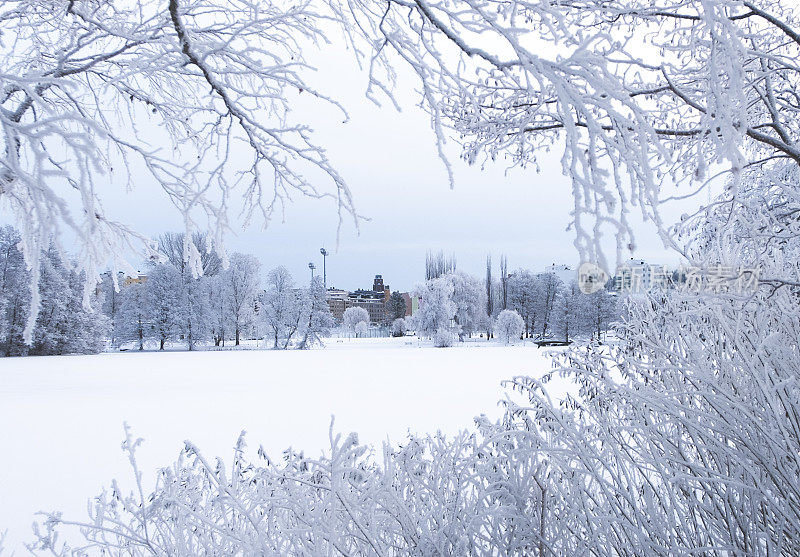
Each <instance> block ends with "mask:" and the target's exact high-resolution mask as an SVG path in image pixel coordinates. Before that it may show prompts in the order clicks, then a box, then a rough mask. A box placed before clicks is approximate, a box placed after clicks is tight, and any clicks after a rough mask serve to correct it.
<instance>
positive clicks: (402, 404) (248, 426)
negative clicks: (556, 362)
mask: <svg viewBox="0 0 800 557" xmlns="http://www.w3.org/2000/svg"><path fill="white" fill-rule="evenodd" d="M544 354H545V353H544V351H542V350H539V349H537V348H536V347H535V346H533V345H531V344H528V345H522V344H518V345H512V346H504V345H501V344H497V343H485V342H484V341H475V342H470V343H466V344H462V345H457V346H455V347H453V348H447V349H438V348H433V347H431V346H430V345H428V344H426V343H420V342H419V341H417V340H416V339H414V338H412V337H404V338H378V339H328V340H327V347H326V348H324V349H319V350H308V351H297V350H295V351H272V350H234V351H207V352H165V353H156V352H145V353H136V352H126V353H116V354H101V355H95V356H60V357H39V358H34V357H29V358H6V359H2V360H0V532H2V531H3V530H4V529H6V528H7V529H8V539H7V545H8V546H9V547H10V548H11V549H12V551H14V550H16V551H17V553H18V554H23V553H25V552H24V548H23V547H22V543H23V542H26V541H30V540H31V538H32V536H31V534H30V526H31V523H32V522H33V520H34V517H33V514H34V513H35V512H36V511H39V510H48V511H49V510H60V511H64V515H65V517H69V518H72V519H79V520H83V519H85V518H86V501H87V500H88V499H89V498H90V497H92V496H94V495H95V494H97V493H99V491H100V489H101V487H103V486H107V485H109V484H110V481H111V480H112V479H113V478H118V479H120V480H121V485H122V486H123V488H126V489H127V488H129V487H130V471H129V468H128V465H127V460H126V458H125V456H124V455H123V453H122V452H121V451H120V449H119V447H120V443H121V441H122V439H123V431H122V424H123V421H127V422H128V423H129V424H130V425H131V426H132V428H133V430H134V434H135V435H137V436H140V437H143V438H144V439H145V442H144V444H143V445H142V447H141V449H140V450H139V452H138V456H139V458H140V468H141V469H142V470H143V471H144V479H145V487H147V488H149V487H150V486H152V481H153V477H154V474H153V472H154V471H155V470H156V469H157V468H158V467H162V466H166V465H168V464H170V463H171V462H172V461H173V460H174V458H175V457H176V456H177V454H178V451H179V449H180V448H181V446H182V441H183V440H185V439H191V440H192V441H193V442H194V443H196V444H197V445H198V446H199V447H200V449H201V450H202V451H203V453H204V454H205V455H206V456H209V457H213V456H220V457H222V458H223V459H224V460H225V461H226V463H229V461H230V457H231V454H232V447H233V445H234V443H235V441H236V437H237V435H238V433H239V431H241V430H242V429H245V430H247V431H248V437H247V439H248V443H249V445H250V448H251V449H255V448H257V447H258V445H259V444H261V445H263V446H264V448H265V449H266V451H267V453H268V454H269V455H270V456H271V457H272V458H279V457H280V456H281V451H282V450H284V449H285V448H287V447H288V446H290V445H291V446H293V447H294V448H297V449H303V450H305V452H306V453H307V454H310V455H313V456H316V455H318V454H319V453H320V452H321V451H322V450H323V449H325V447H326V443H327V435H328V426H329V424H330V419H331V415H335V416H336V425H335V429H336V430H337V431H340V432H350V431H356V432H358V433H359V436H360V440H361V441H362V442H366V443H370V444H373V445H374V446H376V447H377V446H379V445H380V443H381V442H382V441H384V440H386V439H389V440H391V441H392V442H395V443H397V442H402V440H403V438H404V436H405V435H406V433H407V432H408V431H409V430H412V431H415V432H419V433H428V432H430V433H433V432H435V431H436V430H437V429H438V430H441V431H443V432H446V433H453V432H456V431H458V430H459V429H462V428H468V427H470V426H471V424H472V418H473V416H476V415H478V414H481V413H485V414H487V415H489V416H490V417H494V418H497V417H500V415H501V412H502V411H501V409H500V408H499V406H498V401H499V400H500V399H501V398H503V397H504V396H505V395H504V390H503V388H502V387H501V385H500V382H501V381H502V380H504V379H509V378H511V377H512V376H514V375H518V374H527V375H534V376H539V375H541V374H542V373H543V372H544V371H546V370H548V369H550V365H551V364H550V362H549V360H548V359H547V358H546V357H545V355H544ZM552 394H553V395H554V396H559V395H560V394H561V393H559V392H552Z"/></svg>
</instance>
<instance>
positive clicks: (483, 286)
mask: <svg viewBox="0 0 800 557" xmlns="http://www.w3.org/2000/svg"><path fill="white" fill-rule="evenodd" d="M455 265H456V264H455V258H449V259H448V258H445V257H444V256H443V255H442V254H441V253H439V254H438V255H430V254H429V255H428V257H427V259H426V276H427V277H428V280H426V281H425V283H423V284H420V285H418V286H417V287H416V289H415V290H414V295H415V296H417V297H418V298H420V305H419V310H418V311H417V312H416V313H415V314H414V317H413V319H412V322H411V326H412V327H413V328H415V329H416V331H417V332H418V333H419V334H421V335H425V336H428V337H430V338H433V339H434V342H435V343H436V345H437V346H449V345H451V344H452V343H453V342H454V341H455V340H459V341H463V340H464V339H465V338H466V337H470V336H473V335H475V334H485V335H486V337H487V338H490V337H493V336H494V335H495V333H496V332H497V333H502V336H503V338H505V339H506V340H509V339H511V338H514V337H520V336H522V337H524V338H541V339H544V338H552V339H558V340H563V341H565V342H569V341H571V340H573V339H575V338H580V337H584V338H594V339H600V337H601V335H602V334H603V333H604V332H605V331H606V330H607V329H608V328H609V326H610V324H611V323H612V321H614V320H615V319H616V318H617V317H619V314H620V307H619V302H618V298H617V295H616V293H614V292H611V291H610V290H608V289H601V290H599V291H597V292H595V293H593V294H584V293H583V292H581V291H580V289H579V288H578V285H577V283H576V282H575V281H574V280H573V281H571V282H569V283H564V281H562V280H561V279H560V278H559V277H558V276H557V275H556V274H555V273H552V272H542V273H536V272H533V271H530V270H528V269H518V270H516V271H514V272H512V273H509V272H508V261H507V259H506V257H505V256H503V257H502V258H501V260H500V276H499V279H497V280H495V279H494V278H493V274H492V260H491V256H488V257H487V260H486V277H485V279H484V280H483V281H481V280H480V279H478V278H476V277H474V276H471V275H469V274H467V273H465V272H463V271H459V270H456V267H455ZM504 312H506V313H505V314H504ZM509 313H511V314H516V316H518V317H517V318H514V317H512V316H510V315H509ZM501 315H504V317H503V319H502V320H500V321H499V322H498V320H499V318H500V316H501ZM498 323H499V326H498ZM516 324H519V325H518V327H517V325H516ZM517 328H518V329H519V330H518V331H517Z"/></svg>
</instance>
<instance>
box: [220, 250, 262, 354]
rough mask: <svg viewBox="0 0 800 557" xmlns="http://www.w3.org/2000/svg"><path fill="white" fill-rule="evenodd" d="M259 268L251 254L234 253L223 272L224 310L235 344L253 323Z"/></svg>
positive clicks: (258, 290)
mask: <svg viewBox="0 0 800 557" xmlns="http://www.w3.org/2000/svg"><path fill="white" fill-rule="evenodd" d="M260 270H261V264H260V263H259V262H258V259H256V258H255V257H253V256H252V255H245V254H242V253H234V254H233V255H231V258H230V265H229V266H228V268H227V269H225V272H224V273H223V276H224V278H225V282H224V284H225V286H224V287H225V289H226V290H227V296H226V302H227V308H226V312H227V314H228V322H229V323H230V324H231V328H232V331H231V332H232V333H233V335H234V340H235V343H236V346H238V345H239V341H240V338H241V335H242V334H243V333H248V332H250V331H251V330H252V328H253V326H254V325H255V308H256V298H257V297H258V295H259V292H260V291H261V286H260V276H259V273H260Z"/></svg>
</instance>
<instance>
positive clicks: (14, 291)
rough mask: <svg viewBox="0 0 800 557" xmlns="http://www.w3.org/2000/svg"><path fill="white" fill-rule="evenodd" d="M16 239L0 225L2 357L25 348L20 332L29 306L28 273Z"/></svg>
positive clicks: (24, 352) (15, 235) (26, 348)
mask: <svg viewBox="0 0 800 557" xmlns="http://www.w3.org/2000/svg"><path fill="white" fill-rule="evenodd" d="M20 241H21V239H20V236H19V233H18V232H17V230H16V229H14V228H13V227H11V226H4V227H2V228H0V300H2V302H0V310H2V313H1V314H0V317H2V322H3V326H2V330H1V331H0V332H2V335H3V336H2V339H0V350H1V351H2V354H3V355H4V356H19V355H23V354H26V353H27V351H28V346H27V345H26V344H25V341H24V338H23V331H24V330H25V324H26V323H27V318H28V310H29V307H30V288H29V286H28V285H29V281H30V274H29V273H28V270H27V269H26V266H25V259H24V256H23V254H22V252H21V251H20V250H19V249H18V246H19V243H20Z"/></svg>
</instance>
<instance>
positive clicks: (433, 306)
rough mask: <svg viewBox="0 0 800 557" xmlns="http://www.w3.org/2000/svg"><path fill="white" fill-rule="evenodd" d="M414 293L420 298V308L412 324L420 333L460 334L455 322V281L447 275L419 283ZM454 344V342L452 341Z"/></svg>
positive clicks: (429, 334) (448, 336) (427, 334)
mask: <svg viewBox="0 0 800 557" xmlns="http://www.w3.org/2000/svg"><path fill="white" fill-rule="evenodd" d="M414 295H415V296H417V297H418V298H419V299H420V304H419V309H418V310H417V312H416V313H414V315H413V316H412V318H411V320H412V326H413V327H414V329H415V330H416V331H417V333H418V334H420V335H424V336H427V337H430V338H433V337H434V336H435V335H436V334H437V332H439V331H446V332H447V335H445V333H444V332H442V333H441V334H440V335H439V336H440V337H441V338H442V339H444V338H445V337H447V338H451V337H452V336H454V335H457V334H458V326H457V325H456V323H455V316H456V312H457V311H458V306H456V304H455V302H453V283H452V281H450V280H448V278H447V277H446V276H443V277H439V278H435V279H432V280H428V281H426V282H425V283H424V284H418V285H417V286H416V288H415V289H414ZM451 344H452V343H451Z"/></svg>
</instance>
